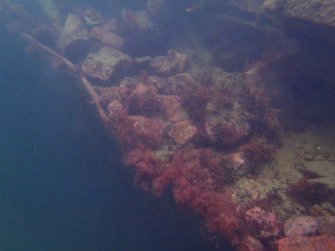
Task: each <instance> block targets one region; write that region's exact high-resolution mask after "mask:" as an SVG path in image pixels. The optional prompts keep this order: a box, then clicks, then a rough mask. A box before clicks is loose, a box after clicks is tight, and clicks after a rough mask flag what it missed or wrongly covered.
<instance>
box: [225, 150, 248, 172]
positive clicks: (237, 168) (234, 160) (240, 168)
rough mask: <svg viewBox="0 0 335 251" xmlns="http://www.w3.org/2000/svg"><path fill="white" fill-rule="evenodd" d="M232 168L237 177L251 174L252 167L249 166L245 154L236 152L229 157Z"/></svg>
mask: <svg viewBox="0 0 335 251" xmlns="http://www.w3.org/2000/svg"><path fill="white" fill-rule="evenodd" d="M228 160H229V164H230V168H231V169H232V171H233V173H234V174H235V175H237V176H242V175H244V174H246V173H247V172H249V170H250V167H249V166H248V165H247V161H246V160H245V157H244V154H243V153H242V152H235V153H232V154H229V155H228Z"/></svg>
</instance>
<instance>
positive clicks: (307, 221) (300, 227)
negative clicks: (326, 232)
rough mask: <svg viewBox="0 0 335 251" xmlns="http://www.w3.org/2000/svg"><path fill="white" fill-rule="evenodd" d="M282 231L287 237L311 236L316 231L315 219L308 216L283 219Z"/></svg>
mask: <svg viewBox="0 0 335 251" xmlns="http://www.w3.org/2000/svg"><path fill="white" fill-rule="evenodd" d="M284 232H285V235H286V236H288V237H293V236H312V235H315V234H317V232H318V224H317V220H316V219H315V218H314V217H310V216H298V217H293V218H289V219H288V220H286V221H285V224H284Z"/></svg>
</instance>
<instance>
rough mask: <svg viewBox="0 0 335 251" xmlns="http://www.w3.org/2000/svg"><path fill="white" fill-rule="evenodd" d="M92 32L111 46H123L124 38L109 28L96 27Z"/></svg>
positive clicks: (115, 47)
mask: <svg viewBox="0 0 335 251" xmlns="http://www.w3.org/2000/svg"><path fill="white" fill-rule="evenodd" d="M90 33H91V36H92V37H93V38H95V39H97V40H99V41H100V42H101V43H103V44H104V45H107V46H109V47H110V48H114V49H117V50H120V49H121V48H122V46H123V43H124V40H123V38H122V37H120V36H118V35H116V34H115V33H113V32H111V31H109V30H108V29H107V28H104V27H94V28H93V29H92V30H91V31H90Z"/></svg>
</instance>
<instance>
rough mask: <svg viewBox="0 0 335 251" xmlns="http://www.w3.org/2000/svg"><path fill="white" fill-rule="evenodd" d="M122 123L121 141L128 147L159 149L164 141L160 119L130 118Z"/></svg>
mask: <svg viewBox="0 0 335 251" xmlns="http://www.w3.org/2000/svg"><path fill="white" fill-rule="evenodd" d="M123 123H124V124H122V123H121V125H120V126H121V127H122V128H121V130H123V132H122V135H121V141H122V140H125V141H126V142H125V143H127V145H135V146H139V145H145V146H148V147H151V148H158V147H159V146H160V145H161V143H162V139H163V129H164V128H163V123H162V122H161V121H160V120H159V119H151V118H146V117H143V116H128V117H127V118H126V119H125V121H124V122H123Z"/></svg>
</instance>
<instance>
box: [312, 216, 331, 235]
mask: <svg viewBox="0 0 335 251" xmlns="http://www.w3.org/2000/svg"><path fill="white" fill-rule="evenodd" d="M316 221H317V223H318V231H319V233H320V234H325V235H333V236H335V216H325V217H317V218H316Z"/></svg>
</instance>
